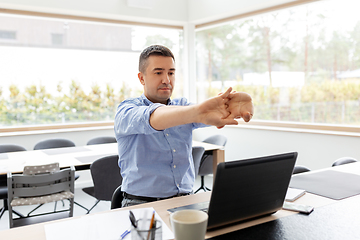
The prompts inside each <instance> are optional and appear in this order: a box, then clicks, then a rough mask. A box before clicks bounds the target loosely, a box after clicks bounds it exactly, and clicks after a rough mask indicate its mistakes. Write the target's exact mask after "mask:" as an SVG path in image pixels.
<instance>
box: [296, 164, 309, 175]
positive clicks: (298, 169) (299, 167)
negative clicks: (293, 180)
mask: <svg viewBox="0 0 360 240" xmlns="http://www.w3.org/2000/svg"><path fill="white" fill-rule="evenodd" d="M309 171H311V170H310V168H308V167H305V166H302V165H296V166H295V167H294V170H293V173H292V174H298V173H303V172H309Z"/></svg>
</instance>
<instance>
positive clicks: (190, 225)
mask: <svg viewBox="0 0 360 240" xmlns="http://www.w3.org/2000/svg"><path fill="white" fill-rule="evenodd" d="M207 221H208V215H207V214H206V213H205V212H203V211H199V210H180V211H177V212H174V213H172V214H171V215H170V223H171V228H172V230H173V232H174V236H175V240H204V239H205V233H206V227H207Z"/></svg>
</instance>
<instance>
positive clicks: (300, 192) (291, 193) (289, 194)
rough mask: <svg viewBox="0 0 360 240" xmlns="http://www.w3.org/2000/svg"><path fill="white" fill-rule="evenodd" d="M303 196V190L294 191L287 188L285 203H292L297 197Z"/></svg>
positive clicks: (294, 189)
mask: <svg viewBox="0 0 360 240" xmlns="http://www.w3.org/2000/svg"><path fill="white" fill-rule="evenodd" d="M304 194H305V190H303V189H296V188H288V190H287V192H286V197H285V201H289V202H293V201H295V200H296V199H298V198H299V197H301V196H303V195H304Z"/></svg>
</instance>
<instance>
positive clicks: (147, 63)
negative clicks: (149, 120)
mask: <svg viewBox="0 0 360 240" xmlns="http://www.w3.org/2000/svg"><path fill="white" fill-rule="evenodd" d="M138 78H139V80H140V83H141V84H142V85H143V86H144V94H145V96H146V97H147V98H148V99H149V100H150V101H152V102H154V103H164V104H166V103H167V101H168V99H169V98H170V97H171V94H172V90H173V88H174V85H175V58H174V55H173V54H172V52H171V51H170V50H169V49H168V48H166V47H164V46H160V45H152V46H150V47H148V48H146V49H145V50H144V51H143V52H142V53H141V54H140V60H139V74H138Z"/></svg>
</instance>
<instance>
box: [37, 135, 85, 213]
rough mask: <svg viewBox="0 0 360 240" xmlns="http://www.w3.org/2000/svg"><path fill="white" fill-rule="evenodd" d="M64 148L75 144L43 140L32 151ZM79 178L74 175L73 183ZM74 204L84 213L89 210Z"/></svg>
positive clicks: (60, 140)
mask: <svg viewBox="0 0 360 240" xmlns="http://www.w3.org/2000/svg"><path fill="white" fill-rule="evenodd" d="M64 147H75V143H74V142H72V141H70V140H68V139H63V138H52V139H45V140H42V141H40V142H38V143H37V144H36V145H35V146H34V150H44V149H51V148H64ZM79 177H80V175H79V174H76V173H75V181H76V180H78V179H79ZM75 204H76V205H78V206H79V207H81V208H83V209H85V210H86V211H88V210H89V209H87V208H86V207H84V206H83V205H81V204H80V203H77V202H75ZM63 205H64V202H63ZM55 209H56V203H55Z"/></svg>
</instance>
